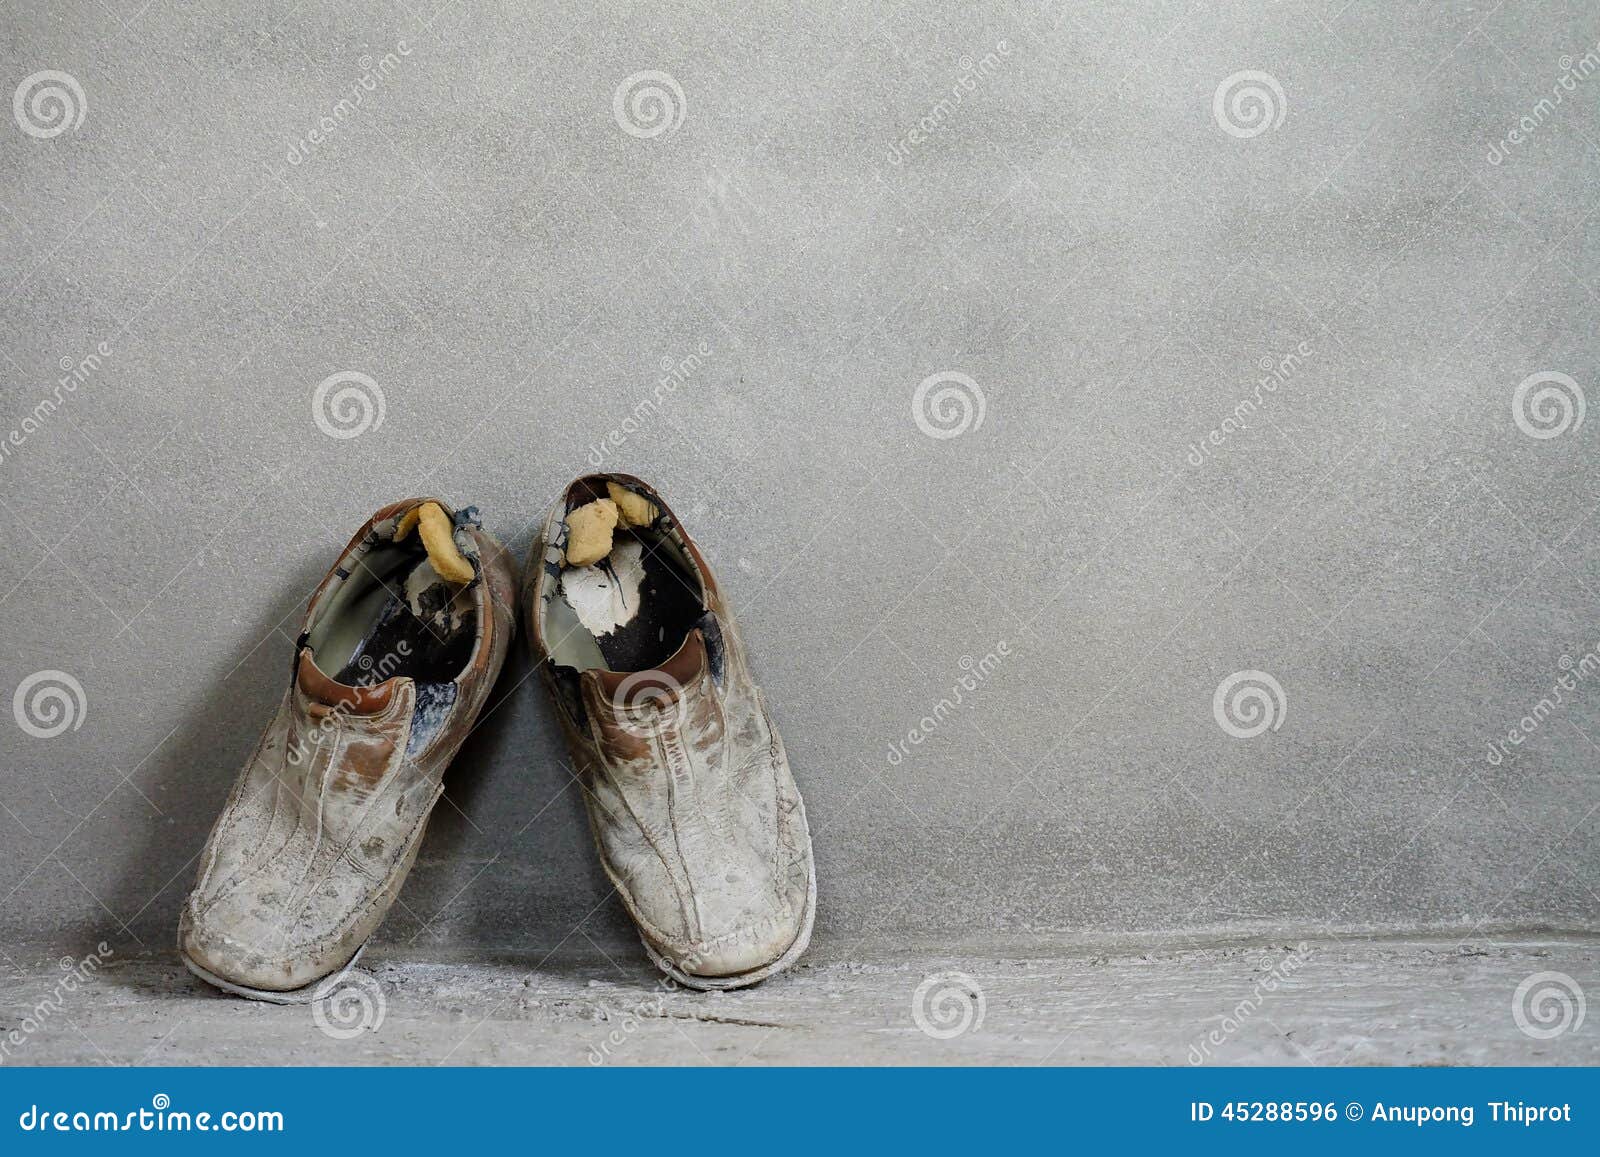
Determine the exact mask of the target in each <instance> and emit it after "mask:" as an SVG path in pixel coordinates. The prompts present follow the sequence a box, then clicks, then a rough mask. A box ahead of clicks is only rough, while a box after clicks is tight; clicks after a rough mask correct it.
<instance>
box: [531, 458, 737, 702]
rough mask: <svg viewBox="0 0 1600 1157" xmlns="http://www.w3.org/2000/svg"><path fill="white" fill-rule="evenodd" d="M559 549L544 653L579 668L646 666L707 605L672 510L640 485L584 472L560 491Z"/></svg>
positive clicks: (669, 652)
mask: <svg viewBox="0 0 1600 1157" xmlns="http://www.w3.org/2000/svg"><path fill="white" fill-rule="evenodd" d="M563 523H564V530H565V548H564V551H563V553H562V557H561V563H560V566H559V573H557V574H555V575H554V576H552V577H551V579H550V580H549V581H551V582H553V583H554V584H555V587H554V590H553V591H551V592H550V597H549V598H547V599H545V600H543V604H544V611H543V613H544V622H543V624H542V627H543V634H544V638H545V644H546V647H547V649H548V651H549V654H550V656H551V658H552V659H553V660H554V661H555V662H556V663H557V664H560V665H562V666H567V667H573V668H575V669H577V670H579V671H588V670H596V669H599V670H610V671H648V670H654V669H655V668H657V667H659V666H661V665H662V664H663V663H664V662H666V660H667V659H669V658H671V657H672V656H673V655H674V654H676V653H677V651H678V649H679V648H680V647H682V646H683V642H684V640H685V639H686V638H687V637H688V634H689V631H690V630H692V629H693V628H694V627H695V626H696V625H697V624H698V623H699V622H700V619H701V617H702V615H703V614H704V613H705V591H704V587H703V585H702V583H701V580H700V576H699V572H698V570H697V569H696V567H695V565H694V563H693V561H692V560H691V559H690V557H689V553H688V551H687V549H686V548H685V546H684V543H683V540H682V537H681V535H680V534H679V532H678V530H677V527H676V525H675V524H674V522H673V520H672V518H671V517H670V516H669V515H667V514H666V513H665V512H663V511H662V509H661V508H660V506H658V505H657V504H656V503H655V502H654V501H653V500H652V499H651V498H650V496H649V495H647V494H643V493H640V492H639V491H637V490H634V489H632V488H630V487H629V486H626V485H624V484H622V483H619V482H617V481H616V480H614V479H609V478H587V479H584V480H582V481H580V482H578V483H576V484H574V486H573V487H572V489H571V490H569V491H568V493H567V500H566V512H565V516H564V518H563Z"/></svg>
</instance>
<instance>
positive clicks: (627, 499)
mask: <svg viewBox="0 0 1600 1157" xmlns="http://www.w3.org/2000/svg"><path fill="white" fill-rule="evenodd" d="M606 493H607V494H609V495H611V501H612V502H615V503H616V504H617V515H618V517H620V518H621V519H622V525H623V526H649V525H650V524H651V523H652V522H654V521H655V520H656V515H657V514H658V513H660V512H659V511H657V510H656V504H655V503H654V502H651V501H650V500H649V499H648V498H646V497H645V496H644V495H642V494H635V493H634V492H633V491H631V490H629V489H628V488H627V487H626V486H622V485H619V484H618V483H615V482H607V483H606Z"/></svg>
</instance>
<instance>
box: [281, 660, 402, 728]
mask: <svg viewBox="0 0 1600 1157" xmlns="http://www.w3.org/2000/svg"><path fill="white" fill-rule="evenodd" d="M294 677H295V683H296V685H297V686H298V687H299V688H300V691H301V693H302V694H304V695H305V697H306V698H307V699H310V700H312V701H313V702H314V703H323V704H326V705H327V706H329V707H342V708H343V709H344V710H346V711H349V712H352V713H353V714H356V715H376V714H378V713H379V712H380V711H384V710H386V709H387V708H388V706H389V703H390V701H391V700H392V699H393V698H394V690H395V686H396V683H397V681H398V678H395V679H385V680H384V681H383V682H382V683H379V684H378V685H377V686H375V687H351V686H347V685H346V684H344V683H335V682H334V681H333V680H332V679H330V678H328V676H326V675H324V674H323V673H322V670H321V668H319V667H318V666H317V664H316V660H315V659H313V658H312V655H311V648H310V647H303V648H301V650H300V654H299V656H298V658H297V659H296V662H295V676H294Z"/></svg>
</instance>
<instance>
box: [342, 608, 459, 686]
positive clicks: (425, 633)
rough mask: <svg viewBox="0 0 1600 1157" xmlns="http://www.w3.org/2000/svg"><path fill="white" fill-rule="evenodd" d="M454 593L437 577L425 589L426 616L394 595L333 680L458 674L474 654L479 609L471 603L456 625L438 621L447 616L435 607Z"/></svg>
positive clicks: (430, 679) (424, 679) (423, 679)
mask: <svg viewBox="0 0 1600 1157" xmlns="http://www.w3.org/2000/svg"><path fill="white" fill-rule="evenodd" d="M451 595H452V592H451V589H450V588H449V587H447V586H446V585H445V584H444V583H436V584H435V585H433V586H431V587H429V588H428V589H427V590H425V591H424V592H423V594H422V609H423V611H424V612H427V613H428V614H429V618H428V619H427V620H424V619H420V618H418V617H417V616H416V615H415V614H413V613H412V611H411V608H410V607H409V606H407V605H406V602H405V600H403V599H401V598H399V597H397V596H395V595H390V596H389V598H388V601H387V602H385V603H384V605H383V611H382V612H381V613H380V614H379V615H378V621H377V622H376V623H375V624H373V627H372V629H371V630H370V631H368V632H367V634H366V636H365V637H364V638H363V639H362V640H361V642H360V643H358V644H356V649H355V651H354V652H352V653H351V655H350V659H349V661H348V662H346V663H345V665H344V667H343V668H341V669H340V671H339V673H338V674H337V675H335V676H334V677H333V678H334V680H335V681H336V682H339V683H344V684H346V685H348V686H356V685H358V684H361V683H363V682H365V683H372V682H382V681H383V680H385V679H389V678H393V677H396V676H403V677H406V678H410V679H415V680H416V681H417V682H419V683H447V682H449V681H450V680H452V679H454V678H455V677H456V676H457V675H459V674H460V673H461V671H462V669H463V668H464V667H465V666H466V665H467V660H468V659H470V658H471V657H472V647H473V642H474V640H475V639H476V637H477V622H476V618H477V614H476V612H475V611H473V610H471V609H469V610H468V611H467V612H466V613H465V614H464V615H462V617H461V622H460V624H459V625H458V626H457V627H456V628H455V629H454V630H453V631H447V630H446V629H445V628H444V627H442V626H440V625H438V624H439V623H440V622H444V621H448V619H447V616H443V615H441V616H439V618H438V619H435V618H433V617H432V615H433V612H434V611H435V610H436V609H439V608H442V606H443V602H444V600H448V599H449V598H450V597H451ZM436 603H437V606H435V604H436ZM402 643H403V644H405V645H404V647H402V646H401V644H402Z"/></svg>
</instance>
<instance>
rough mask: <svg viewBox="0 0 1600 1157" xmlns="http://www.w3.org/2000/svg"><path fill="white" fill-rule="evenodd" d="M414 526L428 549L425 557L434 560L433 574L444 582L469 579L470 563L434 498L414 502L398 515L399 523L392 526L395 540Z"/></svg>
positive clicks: (470, 577) (452, 527) (470, 572)
mask: <svg viewBox="0 0 1600 1157" xmlns="http://www.w3.org/2000/svg"><path fill="white" fill-rule="evenodd" d="M414 527H415V528H419V529H420V531H421V534H422V545H423V546H424V547H425V548H426V549H427V551H428V561H429V562H431V563H432V564H433V570H434V573H435V574H437V575H438V576H439V577H440V578H442V579H444V580H445V581H446V582H452V583H469V582H471V581H472V578H473V574H474V572H473V569H472V564H471V563H470V562H468V561H467V559H466V557H465V556H464V555H463V554H462V553H461V551H460V549H459V548H458V547H457V546H456V539H455V527H454V525H452V523H451V522H450V516H449V515H448V514H446V513H445V512H444V508H443V507H441V506H440V505H439V504H438V503H437V502H424V503H423V504H422V505H421V506H413V507H412V508H411V509H410V510H408V511H406V512H405V514H403V515H401V517H400V522H399V524H398V525H397V526H396V527H395V528H394V540H395V541H396V542H401V541H403V540H404V539H405V538H406V537H407V536H409V535H410V534H411V531H412V528H414Z"/></svg>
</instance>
